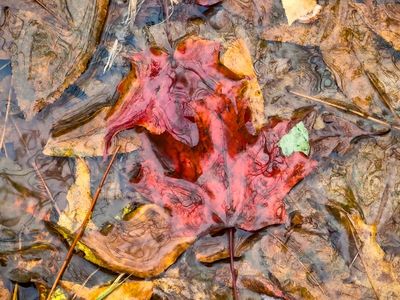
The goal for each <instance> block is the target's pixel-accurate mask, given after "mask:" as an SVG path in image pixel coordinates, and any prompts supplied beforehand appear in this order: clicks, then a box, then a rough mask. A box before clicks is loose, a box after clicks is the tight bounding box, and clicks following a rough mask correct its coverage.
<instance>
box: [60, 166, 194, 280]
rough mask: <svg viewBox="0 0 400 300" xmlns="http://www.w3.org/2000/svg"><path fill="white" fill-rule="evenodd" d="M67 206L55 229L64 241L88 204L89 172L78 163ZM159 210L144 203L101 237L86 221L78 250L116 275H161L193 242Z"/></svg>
mask: <svg viewBox="0 0 400 300" xmlns="http://www.w3.org/2000/svg"><path fill="white" fill-rule="evenodd" d="M67 200H68V207H67V209H66V210H65V211H64V212H63V214H61V216H60V218H59V221H58V224H57V230H58V231H59V232H60V233H61V234H63V236H64V237H65V238H66V239H67V240H71V239H72V238H73V235H74V232H75V230H76V228H77V227H78V226H79V225H80V224H81V222H82V218H83V217H84V215H85V214H86V212H87V209H88V208H89V206H90V203H91V197H90V173H89V169H88V167H87V166H86V164H85V162H84V161H83V160H81V159H78V160H77V167H76V181H75V184H74V185H72V186H71V188H70V190H69V191H68V194H67ZM172 222H173V221H172V219H171V217H170V216H169V215H168V213H167V212H166V211H165V210H164V209H163V208H161V207H158V206H156V205H153V204H147V205H143V206H141V207H139V208H138V209H136V210H135V211H133V213H132V214H131V215H130V219H129V220H128V221H117V220H114V221H113V226H112V229H111V230H110V231H109V232H108V233H106V234H104V233H101V232H100V229H98V228H97V227H96V225H95V224H94V223H93V222H89V224H88V226H87V229H86V231H85V234H84V236H83V237H82V238H81V240H80V241H79V243H78V246H77V248H78V249H80V250H81V251H83V252H84V254H85V258H86V259H87V260H89V261H91V262H93V263H96V264H98V265H100V266H102V267H105V268H108V269H110V270H113V271H115V272H121V273H130V274H133V275H135V276H138V277H150V276H154V275H157V274H159V273H161V272H163V271H164V270H165V269H166V268H167V267H168V266H169V265H171V264H172V263H173V262H174V261H175V260H176V258H177V257H178V256H179V255H180V254H181V253H182V252H183V251H185V250H186V248H187V247H188V246H189V245H190V244H191V243H192V242H193V241H194V239H195V237H194V236H189V235H185V234H184V233H181V232H179V231H178V230H177V229H176V228H175V226H174V224H173V223H172Z"/></svg>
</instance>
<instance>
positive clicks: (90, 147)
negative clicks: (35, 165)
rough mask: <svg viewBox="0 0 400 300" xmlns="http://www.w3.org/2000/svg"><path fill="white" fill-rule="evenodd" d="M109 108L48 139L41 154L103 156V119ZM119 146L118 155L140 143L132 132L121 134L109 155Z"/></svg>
mask: <svg viewBox="0 0 400 300" xmlns="http://www.w3.org/2000/svg"><path fill="white" fill-rule="evenodd" d="M108 111H109V108H104V109H102V110H101V111H100V113H99V114H98V115H97V116H95V117H94V118H93V119H92V120H90V121H89V122H88V123H86V124H83V125H82V126H79V127H77V128H76V129H73V130H71V131H69V132H67V133H65V134H63V135H60V136H57V137H50V138H49V140H48V141H47V144H46V146H45V147H44V149H43V153H44V154H46V155H50V156H67V157H87V156H88V157H92V156H103V154H104V152H105V142H104V137H105V135H106V127H105V117H106V115H107V113H108ZM118 146H120V150H119V152H120V153H128V152H132V151H134V150H136V149H137V148H138V147H139V146H140V141H139V139H138V137H137V135H136V133H135V132H134V131H133V130H129V131H126V132H123V133H121V134H119V135H118V137H116V138H115V140H114V143H113V144H112V145H111V147H110V148H109V149H110V151H112V152H110V153H113V152H114V151H115V148H116V147H118Z"/></svg>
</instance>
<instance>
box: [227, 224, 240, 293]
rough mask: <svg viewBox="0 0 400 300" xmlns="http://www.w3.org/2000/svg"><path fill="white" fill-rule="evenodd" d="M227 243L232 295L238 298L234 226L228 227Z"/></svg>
mask: <svg viewBox="0 0 400 300" xmlns="http://www.w3.org/2000/svg"><path fill="white" fill-rule="evenodd" d="M228 244H229V258H230V267H231V275H232V296H233V299H234V300H238V299H239V294H238V291H237V286H236V279H237V272H236V270H235V261H234V259H235V228H233V227H232V228H229V229H228Z"/></svg>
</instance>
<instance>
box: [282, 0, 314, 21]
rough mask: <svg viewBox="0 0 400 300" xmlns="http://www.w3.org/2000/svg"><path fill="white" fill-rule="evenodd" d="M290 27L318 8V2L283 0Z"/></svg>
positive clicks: (312, 0) (310, 0)
mask: <svg viewBox="0 0 400 300" xmlns="http://www.w3.org/2000/svg"><path fill="white" fill-rule="evenodd" d="M282 5H283V8H284V9H285V13H286V17H287V20H288V23H289V25H292V23H293V22H294V21H296V20H298V19H300V18H302V17H304V16H306V15H308V14H310V13H311V12H312V11H313V10H314V8H315V7H316V6H317V1H316V0H282Z"/></svg>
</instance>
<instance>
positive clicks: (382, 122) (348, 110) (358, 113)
mask: <svg viewBox="0 0 400 300" xmlns="http://www.w3.org/2000/svg"><path fill="white" fill-rule="evenodd" d="M289 93H291V94H293V95H296V96H299V97H303V98H306V99H309V100H313V101H316V102H319V103H322V104H325V105H328V106H331V107H334V108H337V109H339V110H341V111H343V112H346V113H350V114H353V115H356V116H359V117H361V118H364V119H367V120H370V121H372V122H374V123H377V124H380V125H384V126H387V127H389V128H390V129H397V130H400V126H397V125H394V124H391V123H389V122H387V121H385V120H381V119H378V118H375V117H373V116H370V115H369V114H367V113H365V112H362V111H358V110H356V109H352V108H348V107H345V106H344V105H340V104H339V103H332V102H330V101H326V100H323V99H320V98H317V97H312V96H308V95H304V94H300V93H297V92H294V91H289Z"/></svg>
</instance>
